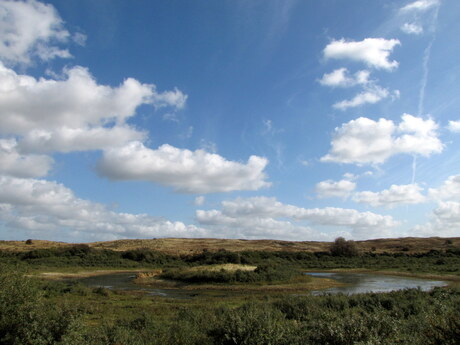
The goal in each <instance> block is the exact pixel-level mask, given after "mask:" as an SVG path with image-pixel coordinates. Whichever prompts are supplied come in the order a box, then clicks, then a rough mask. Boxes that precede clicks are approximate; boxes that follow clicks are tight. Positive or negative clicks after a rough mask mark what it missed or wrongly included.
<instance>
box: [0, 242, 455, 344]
mask: <svg viewBox="0 0 460 345" xmlns="http://www.w3.org/2000/svg"><path fill="white" fill-rule="evenodd" d="M306 271H321V272H325V271H326V272H342V271H355V272H380V273H383V274H392V275H404V276H413V277H422V278H433V279H441V280H443V281H446V282H448V283H449V284H448V286H446V287H442V288H435V289H433V290H431V291H422V290H420V289H406V290H400V291H392V292H388V293H362V294H354V295H344V294H334V295H332V294H323V295H313V294H311V293H309V291H313V290H315V291H317V290H320V289H323V288H328V287H331V286H334V285H337V284H338V283H337V282H335V281H334V280H331V279H322V278H315V277H311V276H307V275H305V274H304V273H305V272H306ZM115 272H129V273H130V274H132V275H133V277H135V278H134V279H133V284H135V286H137V287H138V288H134V289H129V290H123V289H116V288H108V287H91V286H88V285H87V284H84V283H83V281H82V280H81V278H83V277H90V276H95V275H98V274H108V273H115ZM77 278H79V279H77ZM459 288H460V238H427V239H414V238H405V239H385V240H371V241H358V242H353V241H347V240H346V239H343V238H338V239H336V240H335V241H334V242H333V243H327V242H284V241H269V240H265V241H244V240H217V239H152V240H123V241H113V242H96V243H87V244H71V243H59V242H47V241H40V240H34V239H31V240H27V241H0V344H7V345H9V344H15V345H16V344H40V345H41V344H45V345H46V344H83V345H84V344H91V345H93V344H94V345H98V344H107V345H108V344H113V345H115V344H130V345H131V344H146V345H147V344H165V345H168V344H181V345H182V344H184V345H187V344H197V345H198V344H200V345H206V344H223V345H227V344H241V345H263V344H267V345H269V344H270V345H278V344H280V345H281V344H286V345H288V344H289V345H295V344H299V345H300V344H302V345H304V344H307V345H308V344H315V345H317V344H319V345H321V344H337V345H341V344H343V345H345V344H346V345H348V344H361V345H364V344H368V345H371V344H375V345H377V344H388V345H389V344H460V318H459V317H458V315H460V289H459ZM152 289H153V290H154V291H158V293H156V294H152V293H151V291H152ZM161 291H178V293H179V292H180V294H178V295H174V293H171V294H162V293H161Z"/></svg>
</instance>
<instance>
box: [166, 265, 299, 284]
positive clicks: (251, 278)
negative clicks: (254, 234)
mask: <svg viewBox="0 0 460 345" xmlns="http://www.w3.org/2000/svg"><path fill="white" fill-rule="evenodd" d="M301 274H302V272H299V271H298V270H294V269H292V268H290V267H281V266H271V265H260V266H258V267H257V268H256V269H255V270H254V271H243V270H236V271H226V270H223V269H222V270H219V271H210V270H198V271H191V270H187V269H169V270H165V271H164V272H163V273H162V274H161V275H160V277H161V278H162V279H169V280H178V281H182V282H184V283H191V284H200V283H227V284H228V283H276V282H286V281H289V280H291V279H292V278H293V277H295V276H299V275H301Z"/></svg>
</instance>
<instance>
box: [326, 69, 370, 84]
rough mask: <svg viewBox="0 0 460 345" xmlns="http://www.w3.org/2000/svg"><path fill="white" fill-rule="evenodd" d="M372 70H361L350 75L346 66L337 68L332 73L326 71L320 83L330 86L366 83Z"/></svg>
mask: <svg viewBox="0 0 460 345" xmlns="http://www.w3.org/2000/svg"><path fill="white" fill-rule="evenodd" d="M369 76H370V72H369V71H367V70H361V71H358V72H356V73H355V74H353V75H350V73H349V72H348V69H346V68H345V67H342V68H339V69H336V70H334V71H332V72H331V73H326V74H324V75H323V77H322V78H321V79H320V80H319V83H320V84H321V85H324V86H330V87H352V86H355V85H365V84H368V83H369Z"/></svg>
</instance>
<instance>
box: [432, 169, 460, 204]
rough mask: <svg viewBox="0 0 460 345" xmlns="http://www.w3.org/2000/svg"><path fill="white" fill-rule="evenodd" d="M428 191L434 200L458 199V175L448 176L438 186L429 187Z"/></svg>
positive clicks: (459, 197)
mask: <svg viewBox="0 0 460 345" xmlns="http://www.w3.org/2000/svg"><path fill="white" fill-rule="evenodd" d="M428 193H429V195H430V197H431V198H433V199H435V200H453V201H455V200H460V175H453V176H449V177H448V178H447V180H446V181H444V183H443V184H442V185H441V186H440V187H438V188H430V189H429V190H428Z"/></svg>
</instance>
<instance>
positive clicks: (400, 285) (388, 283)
mask: <svg viewBox="0 0 460 345" xmlns="http://www.w3.org/2000/svg"><path fill="white" fill-rule="evenodd" d="M306 274H308V275H311V276H314V277H318V278H329V279H334V280H337V281H338V282H340V283H343V284H344V285H343V286H338V287H333V288H330V289H325V290H316V291H311V292H312V293H313V294H315V295H318V294H323V293H332V294H335V293H344V294H357V293H365V292H389V291H393V290H402V289H412V288H420V289H421V290H423V291H429V290H431V289H433V288H434V287H438V286H446V285H447V284H448V283H447V282H445V281H440V280H428V279H417V278H407V277H400V276H390V275H384V274H370V273H355V272H306ZM135 277H136V274H135V273H116V274H106V275H99V276H93V277H89V278H82V279H78V281H80V282H82V283H83V284H85V285H87V286H89V287H104V288H108V289H118V290H128V291H142V292H145V293H147V294H150V295H155V296H164V297H170V298H191V297H193V296H195V295H197V292H198V291H190V290H186V289H180V288H179V289H177V288H176V289H155V288H152V287H148V286H142V285H138V284H135V283H134V282H133V279H134V278H135Z"/></svg>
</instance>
